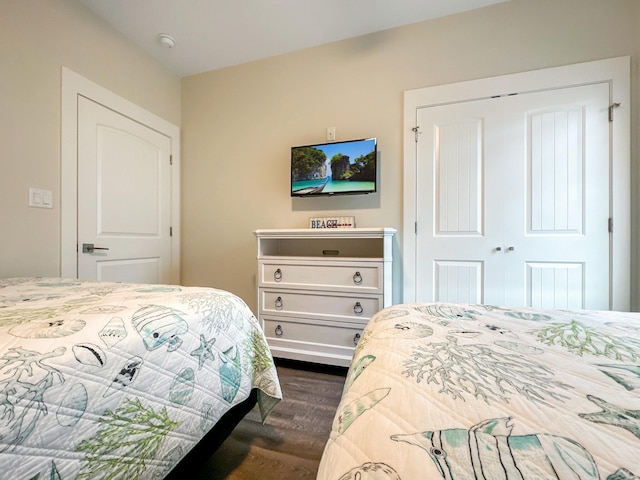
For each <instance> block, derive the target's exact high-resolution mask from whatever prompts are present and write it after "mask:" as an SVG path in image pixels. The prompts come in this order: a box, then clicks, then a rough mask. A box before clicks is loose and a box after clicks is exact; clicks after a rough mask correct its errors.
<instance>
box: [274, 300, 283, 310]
mask: <svg viewBox="0 0 640 480" xmlns="http://www.w3.org/2000/svg"><path fill="white" fill-rule="evenodd" d="M275 306H276V308H277V309H278V310H280V309H281V308H282V297H278V298H276V301H275Z"/></svg>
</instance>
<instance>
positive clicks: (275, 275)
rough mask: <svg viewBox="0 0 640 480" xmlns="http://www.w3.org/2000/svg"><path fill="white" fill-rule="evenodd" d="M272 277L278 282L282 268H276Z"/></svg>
mask: <svg viewBox="0 0 640 480" xmlns="http://www.w3.org/2000/svg"><path fill="white" fill-rule="evenodd" d="M273 279H274V280H275V281H276V282H279V281H280V280H282V270H280V269H277V270H276V271H275V272H273Z"/></svg>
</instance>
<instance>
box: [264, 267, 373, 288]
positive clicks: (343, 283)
mask: <svg viewBox="0 0 640 480" xmlns="http://www.w3.org/2000/svg"><path fill="white" fill-rule="evenodd" d="M258 274H259V284H260V285H261V286H268V287H276V286H277V287H278V288H303V289H304V288H306V289H315V288H324V289H331V290H335V291H363V292H369V293H381V292H382V291H383V274H384V270H383V264H382V262H369V263H356V262H351V263H347V262H335V263H330V262H327V261H326V260H325V261H323V262H321V263H320V262H316V263H314V262H311V263H307V264H303V263H285V262H260V263H259V272H258Z"/></svg>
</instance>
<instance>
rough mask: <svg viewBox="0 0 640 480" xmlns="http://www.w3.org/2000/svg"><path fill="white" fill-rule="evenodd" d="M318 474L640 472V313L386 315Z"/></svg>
mask: <svg viewBox="0 0 640 480" xmlns="http://www.w3.org/2000/svg"><path fill="white" fill-rule="evenodd" d="M317 478H318V479H319V480H356V479H357V480H367V479H375V480H387V479H388V480H417V479H424V480H438V479H446V480H468V479H473V480H546V479H562V480H569V479H572V480H587V479H603V480H604V479H606V480H623V479H636V480H638V479H640V314H637V313H621V312H590V311H562V310H535V309H530V308H502V307H495V306H488V305H458V304H448V303H421V304H405V305H397V306H393V307H390V308H388V309H385V310H383V311H381V312H379V313H378V314H376V315H375V316H374V317H373V318H372V319H371V320H370V322H369V324H368V325H367V328H366V329H365V331H364V332H363V335H362V339H361V341H360V343H359V344H358V346H357V348H356V352H355V355H354V357H353V361H352V363H351V367H350V369H349V372H348V375H347V380H346V383H345V387H344V392H343V396H342V400H341V402H340V405H339V407H338V411H337V413H336V416H335V419H334V423H333V427H332V431H331V435H330V438H329V440H328V442H327V444H326V447H325V451H324V455H323V457H322V461H321V464H320V469H319V472H318V477H317Z"/></svg>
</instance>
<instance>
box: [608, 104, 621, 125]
mask: <svg viewBox="0 0 640 480" xmlns="http://www.w3.org/2000/svg"><path fill="white" fill-rule="evenodd" d="M619 106H620V104H619V103H612V104H611V105H609V121H610V122H613V109H614V108H618V107H619Z"/></svg>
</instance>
